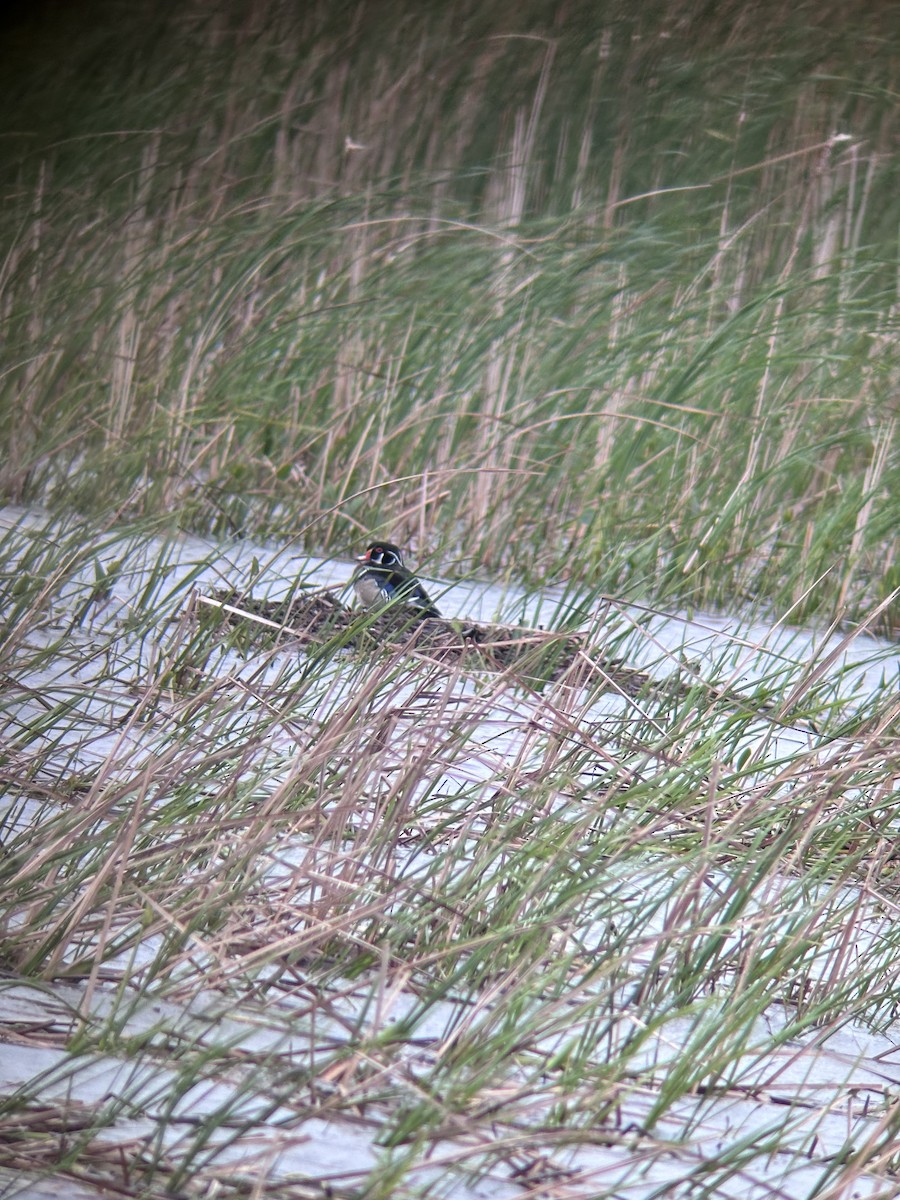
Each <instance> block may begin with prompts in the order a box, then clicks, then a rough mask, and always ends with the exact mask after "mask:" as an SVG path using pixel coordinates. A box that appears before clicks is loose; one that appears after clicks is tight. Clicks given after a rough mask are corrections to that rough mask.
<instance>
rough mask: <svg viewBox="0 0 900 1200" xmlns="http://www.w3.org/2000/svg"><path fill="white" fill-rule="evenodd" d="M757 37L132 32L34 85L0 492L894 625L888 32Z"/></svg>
mask: <svg viewBox="0 0 900 1200" xmlns="http://www.w3.org/2000/svg"><path fill="white" fill-rule="evenodd" d="M719 9H721V11H719ZM726 9H727V11H726ZM758 9H759V11H758V12H757V13H756V16H755V17H754V20H753V21H752V22H749V23H748V21H747V20H746V19H745V16H746V14H745V13H744V12H743V11H742V12H738V11H737V10H732V8H731V7H730V6H719V7H718V8H717V12H716V14H715V15H714V16H713V17H712V18H711V19H710V20H709V21H708V22H707V18H706V17H704V19H703V21H702V22H698V17H697V14H696V13H694V12H693V10H692V9H691V7H690V6H689V5H685V6H682V7H681V8H679V9H678V13H677V14H676V13H675V11H674V10H672V9H671V6H666V7H665V8H661V7H660V8H657V7H655V6H642V9H641V14H640V16H637V17H632V16H626V14H624V13H619V12H617V11H615V10H613V9H610V10H609V12H608V13H606V14H605V15H604V14H602V13H599V12H596V11H594V9H593V8H591V9H590V11H588V10H587V9H585V10H584V11H582V9H581V8H580V7H579V9H578V12H577V13H576V12H574V11H573V12H572V13H571V14H570V16H569V18H568V21H569V22H570V23H568V24H567V23H563V25H561V26H560V27H558V28H557V27H555V26H554V25H553V23H552V22H551V24H550V25H549V26H548V24H547V22H548V14H547V12H546V10H545V9H544V8H543V7H542V6H541V5H535V6H532V7H531V8H529V7H528V6H520V5H515V6H503V5H501V6H500V7H499V8H498V7H497V6H493V7H492V9H491V15H490V17H488V16H486V15H485V14H484V13H482V12H480V11H478V10H477V8H476V7H475V6H471V5H466V4H457V5H454V6H452V8H451V9H447V10H446V11H445V10H443V9H441V8H439V7H434V6H425V7H424V8H419V7H415V8H410V9H409V10H408V11H407V10H405V9H403V7H402V6H400V7H399V8H398V10H397V12H396V14H395V17H396V20H394V21H387V22H385V21H383V20H381V19H379V18H377V17H376V15H375V13H374V11H373V12H368V11H367V10H365V9H361V10H360V11H359V12H358V13H357V14H356V15H355V16H354V18H353V20H351V21H350V22H349V23H348V22H347V21H346V20H345V18H344V17H343V16H341V15H339V14H338V12H337V10H335V9H333V6H329V5H315V4H314V5H308V6H304V8H303V10H302V12H300V11H297V12H294V11H293V10H290V9H289V7H288V6H284V5H281V4H279V3H276V2H275V0H271V2H268V3H263V4H259V5H256V6H255V7H253V8H252V10H251V9H250V8H249V7H244V6H242V5H240V4H235V5H234V6H233V7H232V8H228V7H227V6H225V7H224V8H220V9H219V10H217V11H216V12H215V13H212V12H210V11H209V10H207V9H206V8H205V7H204V6H200V5H198V6H188V7H187V8H185V9H184V10H183V11H182V12H181V13H180V15H177V16H176V15H175V14H169V16H168V17H166V18H159V20H158V21H157V20H156V19H154V18H151V15H150V14H149V12H144V11H143V10H142V9H140V8H138V9H135V10H134V11H133V12H132V13H131V14H130V15H129V16H128V17H127V18H126V17H125V16H124V14H122V13H121V12H118V10H117V11H116V19H115V21H110V22H109V23H108V27H109V29H110V30H111V29H113V28H114V29H115V30H116V33H115V40H116V51H115V53H114V54H112V53H110V54H108V55H107V56H106V58H105V59H104V58H103V55H102V52H101V50H100V47H101V46H102V45H103V44H104V37H105V35H104V34H103V33H102V32H101V30H102V29H103V27H104V26H103V23H102V22H101V21H98V24H97V26H96V33H95V36H94V37H92V38H90V39H89V38H88V37H87V36H85V37H84V39H83V40H81V41H79V40H78V39H77V38H76V39H75V42H74V46H75V53H74V54H72V53H67V55H66V58H65V61H64V62H56V66H57V68H58V78H57V79H56V80H55V81H54V82H52V83H51V82H50V81H49V80H45V81H44V86H43V87H42V89H41V91H40V103H41V106H42V111H43V116H42V117H40V118H39V117H38V116H37V115H35V116H33V118H32V119H33V122H34V124H33V125H32V126H29V125H28V123H27V121H28V114H29V113H31V112H33V108H32V104H33V97H34V96H36V95H37V92H36V90H34V89H36V88H37V86H38V82H37V80H38V78H39V77H38V76H35V77H34V78H33V79H31V80H30V81H29V80H26V79H24V78H23V77H22V75H21V73H20V69H19V67H18V66H16V67H15V68H14V69H11V73H10V76H9V80H8V83H7V87H8V89H9V92H10V96H11V98H13V97H14V103H13V106H12V108H11V111H12V112H14V113H15V114H16V117H17V119H14V120H13V121H12V122H11V123H10V124H9V125H8V127H7V132H6V133H5V135H4V136H5V139H6V145H7V148H8V150H9V154H10V158H9V162H10V166H9V168H8V170H7V172H6V174H5V186H6V198H5V200H6V202H5V205H4V217H3V222H4V227H5V230H6V241H7V246H8V251H7V256H6V259H5V268H4V274H3V280H2V320H3V327H4V336H5V342H6V346H7V369H6V370H5V372H4V375H3V379H2V388H0V411H2V412H4V413H5V414H6V415H5V417H4V420H3V432H2V436H3V439H4V445H5V447H6V450H7V453H6V456H5V457H6V465H5V469H4V475H3V487H4V490H5V493H6V495H7V496H9V497H11V498H12V499H14V500H17V501H18V500H23V499H29V500H32V501H33V500H39V501H41V502H44V503H47V502H52V503H53V504H54V505H55V506H56V507H57V508H58V509H64V510H71V509H72V508H75V509H78V510H80V511H82V512H86V513H92V514H100V513H102V514H105V513H109V512H113V513H117V514H119V515H120V516H128V517H129V518H132V517H152V516H157V515H162V516H164V517H165V518H166V519H169V520H174V521H177V522H178V523H179V524H180V525H181V526H182V527H183V528H187V529H192V530H194V531H198V532H204V533H206V532H209V533H213V534H217V535H227V536H232V535H234V534H236V533H238V532H245V533H250V534H255V535H261V534H264V535H266V536H277V537H279V538H281V539H284V538H285V537H291V538H295V539H296V540H297V543H298V545H299V546H301V547H304V548H307V549H326V550H329V551H331V552H340V553H347V551H348V550H349V548H350V547H351V546H357V545H358V544H359V543H360V541H362V540H364V539H365V538H366V536H368V535H369V534H378V533H390V534H392V535H393V536H395V537H396V538H397V539H399V540H401V541H402V542H404V544H413V545H415V546H417V547H418V548H419V551H420V558H424V557H425V552H432V551H433V552H434V554H435V560H434V561H436V562H437V561H440V562H441V563H443V564H451V565H452V564H453V563H454V562H455V564H456V570H457V571H458V572H459V573H460V574H462V575H465V574H466V573H467V572H469V571H471V570H473V569H476V568H477V570H479V571H482V572H490V573H492V574H494V575H502V574H504V573H508V576H509V577H510V578H516V579H522V578H526V579H528V581H529V582H530V583H532V584H538V583H543V582H545V581H547V580H553V581H558V580H559V579H560V578H569V579H571V580H573V581H575V582H577V583H579V584H581V585H586V584H587V585H590V586H598V587H600V588H601V589H602V590H604V591H606V592H608V593H612V594H618V595H623V594H624V595H628V596H630V597H632V598H641V597H644V598H646V597H653V598H654V600H656V601H658V600H660V599H662V598H672V599H679V600H681V601H690V602H693V603H697V604H703V605H706V606H708V605H710V604H725V603H729V602H733V601H734V599H735V598H742V597H753V598H754V599H757V600H766V601H768V602H770V603H771V604H772V605H773V607H774V608H775V610H777V611H779V612H782V611H784V610H785V609H787V608H788V607H791V608H792V610H793V612H794V617H795V619H807V618H810V617H812V616H815V615H819V616H825V617H826V618H828V619H832V618H836V619H841V620H848V621H852V620H854V619H858V618H859V617H860V616H861V615H862V614H863V613H865V612H869V611H871V609H872V606H873V604H874V603H875V602H877V601H879V600H882V599H887V598H889V597H894V599H892V600H891V601H890V603H889V604H888V605H887V606H886V607H885V609H884V610H883V615H882V617H881V618H880V622H881V628H882V629H883V630H891V629H894V628H896V589H897V587H898V575H897V570H898V567H897V562H896V537H895V530H896V526H897V506H896V502H895V499H894V498H895V497H896V495H897V492H898V480H897V455H896V446H897V436H896V435H897V430H896V419H897V414H896V412H895V411H894V407H893V401H892V396H893V395H894V394H895V392H896V387H897V367H896V356H895V355H894V354H893V353H892V351H891V347H892V344H893V342H894V341H895V340H896V332H897V331H896V303H897V294H896V281H897V273H896V236H895V234H896V231H895V229H894V227H893V225H892V223H891V220H890V216H889V214H890V211H891V208H892V201H893V197H894V196H895V195H896V184H897V180H896V160H895V157H894V156H893V155H892V153H891V148H892V144H893V142H892V130H891V123H890V117H889V110H888V109H887V108H886V101H885V96H886V95H888V94H889V92H890V88H891V86H892V83H891V80H892V75H891V70H892V68H891V63H892V61H893V60H892V55H891V50H892V43H891V41H890V39H889V38H888V37H886V36H885V35H884V31H883V29H882V28H881V26H880V24H879V22H878V21H877V20H876V14H875V13H874V11H873V13H871V14H867V13H862V14H856V16H855V17H854V21H853V23H852V24H848V22H847V21H846V20H845V19H843V18H840V17H839V16H838V10H837V9H835V10H834V11H832V12H831V16H830V18H829V17H827V15H826V13H825V12H824V11H818V10H817V14H816V19H815V21H812V22H811V23H810V22H805V21H804V20H803V19H802V18H801V17H795V16H792V15H790V14H787V13H784V12H782V10H781V8H780V6H777V5H774V4H770V5H765V4H763V5H759V6H758ZM754 11H755V10H754ZM97 12H98V15H101V14H104V13H105V12H106V9H105V8H104V6H103V5H102V4H100V5H99V6H98V9H97ZM59 19H60V21H62V20H63V18H62V17H61V16H60V17H59ZM763 30H765V34H763V33H762V32H761V31H763ZM33 32H35V31H32V33H33ZM22 36H23V38H24V37H25V36H26V35H25V33H24V32H23V35H22ZM762 37H765V38H766V39H770V40H769V41H766V43H765V49H764V52H763V53H762V55H761V54H760V38H762ZM147 44H153V45H155V46H156V47H157V49H156V51H155V53H154V55H153V56H152V57H151V58H150V59H146V55H144V54H143V48H144V47H145V46H146V45H147ZM12 45H13V46H14V45H15V43H14V42H13V43H12ZM78 47H81V49H80V50H79V49H78ZM139 47H140V48H141V54H142V55H143V59H144V63H143V66H142V68H141V72H140V74H139V75H138V76H134V75H131V74H129V72H131V71H133V70H134V69H135V63H136V57H135V55H137V53H138V48H139ZM312 47H314V48H315V49H314V50H313V49H312ZM773 47H777V49H773ZM413 48H414V49H413ZM45 51H46V47H45ZM132 51H133V52H134V53H132ZM53 53H54V52H52V50H51V52H49V53H48V61H51V60H52V61H56V60H55V59H53ZM35 54H36V52H35V51H34V50H32V52H31V56H32V59H33V60H34V61H35V62H36V61H37V59H36V57H35ZM97 55H100V56H101V57H100V59H99V60H98V58H97V57H95V56H97ZM98 61H103V63H104V65H103V67H102V68H98V67H97V62H98ZM188 64H190V65H189V66H188ZM401 64H402V65H401ZM88 66H90V68H91V71H92V72H93V77H94V80H95V82H94V84H92V86H91V89H90V90H89V92H85V89H84V86H83V82H82V73H86V71H87V67H88ZM98 72H99V74H98ZM260 78H264V79H265V81H266V84H265V87H263V88H260V87H259V86H258V80H259V79H260ZM222 81H224V82H222ZM388 81H392V82H390V83H389V82H388ZM114 98H115V99H114ZM197 112H202V113H203V114H204V117H203V119H202V120H200V121H198V120H197V118H196V114H197ZM23 120H24V121H25V122H26V123H25V129H26V131H27V135H23V133H22V124H21V122H22V121H23Z"/></svg>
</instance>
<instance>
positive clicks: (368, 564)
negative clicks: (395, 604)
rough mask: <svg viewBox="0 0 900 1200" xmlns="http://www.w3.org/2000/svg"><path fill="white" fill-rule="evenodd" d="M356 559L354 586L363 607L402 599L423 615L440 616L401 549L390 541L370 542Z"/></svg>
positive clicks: (373, 606) (376, 606) (379, 605)
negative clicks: (408, 565) (363, 552)
mask: <svg viewBox="0 0 900 1200" xmlns="http://www.w3.org/2000/svg"><path fill="white" fill-rule="evenodd" d="M357 561H358V562H359V566H358V567H357V568H356V570H355V571H354V572H353V586H354V588H355V589H356V594H357V596H359V598H360V600H361V601H362V602H363V604H364V605H365V607H366V608H383V607H384V606H385V605H386V604H389V603H390V602H391V601H392V600H402V601H403V602H404V603H405V604H408V605H410V607H411V608H415V609H417V610H418V613H419V615H420V616H422V617H439V616H440V615H441V614H440V613H439V612H438V610H437V609H436V608H435V607H434V605H433V604H432V603H431V601H430V600H429V598H428V595H427V593H426V591H425V589H424V588H423V587H422V585H421V583H419V581H418V579H416V577H415V575H413V573H412V571H410V570H409V569H408V568H407V567H404V565H403V559H402V558H401V557H400V550H399V549H398V547H397V546H395V545H393V543H392V542H373V543H372V544H371V546H369V548H368V550H367V551H366V552H365V554H361V555H360V556H359V558H358V559H357Z"/></svg>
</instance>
